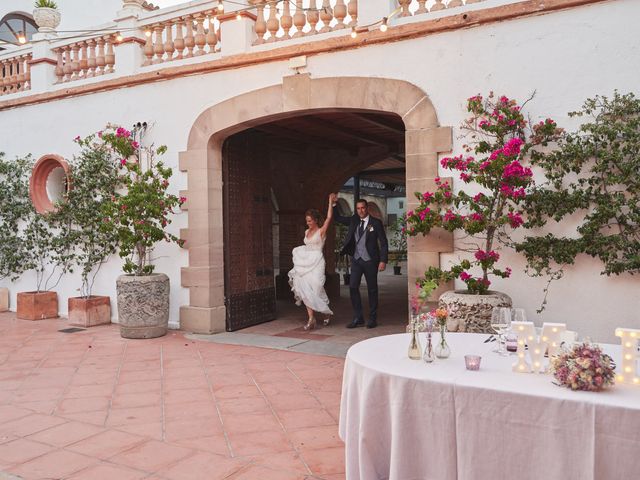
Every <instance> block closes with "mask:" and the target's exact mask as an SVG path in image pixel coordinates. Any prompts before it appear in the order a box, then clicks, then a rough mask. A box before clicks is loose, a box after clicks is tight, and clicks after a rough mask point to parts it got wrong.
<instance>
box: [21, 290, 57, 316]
mask: <svg viewBox="0 0 640 480" xmlns="http://www.w3.org/2000/svg"><path fill="white" fill-rule="evenodd" d="M16 316H17V317H18V318H20V319H22V320H43V319H45V318H56V317H57V316H58V294H57V293H56V292H20V293H18V306H17V308H16Z"/></svg>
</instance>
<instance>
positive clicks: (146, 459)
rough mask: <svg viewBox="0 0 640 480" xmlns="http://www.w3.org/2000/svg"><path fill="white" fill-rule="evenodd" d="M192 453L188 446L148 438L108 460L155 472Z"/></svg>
mask: <svg viewBox="0 0 640 480" xmlns="http://www.w3.org/2000/svg"><path fill="white" fill-rule="evenodd" d="M192 453H193V450H191V449H189V448H184V447H179V446H177V445H167V444H166V443H163V442H159V441H157V440H148V441H146V442H144V443H142V444H140V445H137V446H135V447H133V448H130V449H129V450H127V451H126V452H123V453H119V454H118V455H115V456H114V457H112V458H111V459H110V460H109V461H110V462H112V463H116V464H119V465H125V466H127V467H131V468H136V469H138V470H144V471H146V472H156V471H158V470H160V469H161V468H165V467H168V466H169V465H171V464H174V463H176V462H178V461H179V460H182V459H184V458H186V457H187V456H190V455H191V454H192Z"/></svg>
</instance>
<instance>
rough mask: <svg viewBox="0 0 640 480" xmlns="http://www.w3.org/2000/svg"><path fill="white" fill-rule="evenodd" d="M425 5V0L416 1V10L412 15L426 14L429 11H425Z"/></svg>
mask: <svg viewBox="0 0 640 480" xmlns="http://www.w3.org/2000/svg"><path fill="white" fill-rule="evenodd" d="M425 3H427V0H418V9H417V10H416V11H415V12H414V15H419V14H421V13H427V12H428V11H429V10H427V7H426V5H425Z"/></svg>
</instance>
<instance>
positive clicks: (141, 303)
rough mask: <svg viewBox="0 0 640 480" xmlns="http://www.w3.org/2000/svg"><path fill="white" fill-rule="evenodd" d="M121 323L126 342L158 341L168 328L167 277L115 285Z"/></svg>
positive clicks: (125, 280) (120, 281)
mask: <svg viewBox="0 0 640 480" xmlns="http://www.w3.org/2000/svg"><path fill="white" fill-rule="evenodd" d="M116 292H117V298H118V323H119V324H120V336H122V337H123V338H155V337H161V336H163V335H165V334H166V333H167V326H168V325H169V277H167V276H166V275H165V274H164V273H157V274H154V275H146V276H141V277H137V276H135V275H121V276H119V277H118V280H117V281H116Z"/></svg>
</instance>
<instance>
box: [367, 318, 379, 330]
mask: <svg viewBox="0 0 640 480" xmlns="http://www.w3.org/2000/svg"><path fill="white" fill-rule="evenodd" d="M377 326H378V322H377V321H376V320H375V319H373V320H369V321H368V322H367V328H376V327H377Z"/></svg>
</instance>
